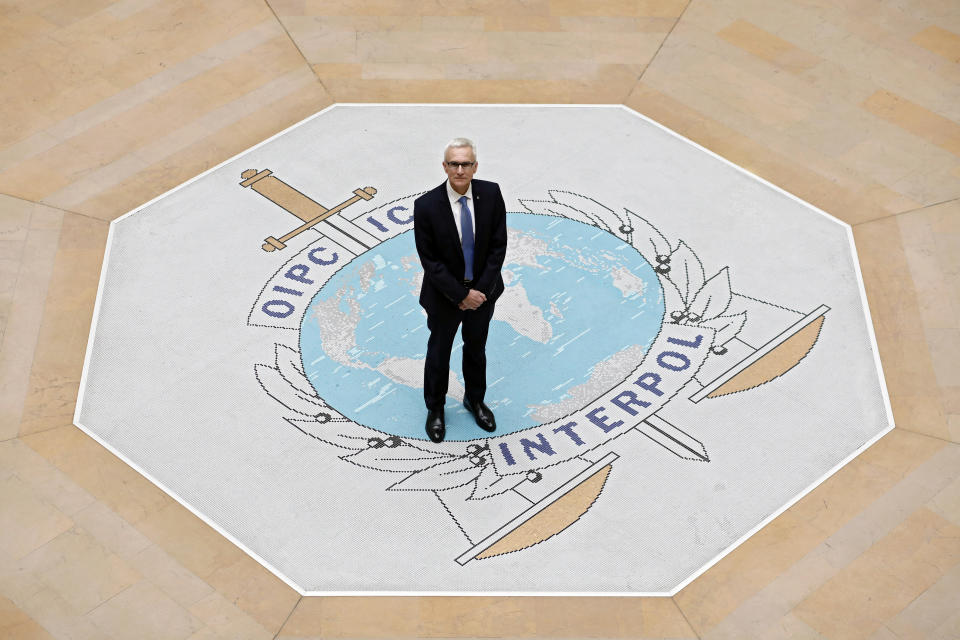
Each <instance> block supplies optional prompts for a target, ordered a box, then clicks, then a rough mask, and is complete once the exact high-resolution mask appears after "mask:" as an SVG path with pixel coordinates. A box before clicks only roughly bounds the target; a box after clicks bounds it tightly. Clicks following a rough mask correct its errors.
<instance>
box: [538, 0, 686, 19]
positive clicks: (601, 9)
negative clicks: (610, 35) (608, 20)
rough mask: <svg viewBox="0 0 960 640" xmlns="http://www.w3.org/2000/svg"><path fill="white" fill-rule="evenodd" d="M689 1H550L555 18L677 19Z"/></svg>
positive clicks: (551, 12) (551, 11)
mask: <svg viewBox="0 0 960 640" xmlns="http://www.w3.org/2000/svg"><path fill="white" fill-rule="evenodd" d="M687 4H688V2H687V0H637V1H632V0H595V1H584V0H550V14H551V15H555V16H596V15H602V16H619V15H623V16H651V17H669V18H677V17H679V16H680V14H682V13H683V10H684V8H685V7H686V6H687Z"/></svg>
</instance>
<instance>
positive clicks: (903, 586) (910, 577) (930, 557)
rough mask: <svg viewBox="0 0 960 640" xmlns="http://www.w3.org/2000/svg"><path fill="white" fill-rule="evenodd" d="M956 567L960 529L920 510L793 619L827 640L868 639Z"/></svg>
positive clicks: (798, 609)
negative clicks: (841, 639) (805, 624)
mask: <svg viewBox="0 0 960 640" xmlns="http://www.w3.org/2000/svg"><path fill="white" fill-rule="evenodd" d="M958 562H960V527H957V525H955V524H952V523H950V522H948V521H946V520H944V519H943V518H941V517H940V516H938V515H937V514H935V513H933V512H932V511H930V510H928V509H925V508H922V507H921V508H920V509H917V510H916V511H915V512H914V513H913V514H912V515H911V516H909V517H908V518H907V519H906V520H904V522H903V523H902V524H901V525H900V526H899V527H897V529H895V530H894V531H893V532H891V533H890V534H889V535H888V536H886V537H884V538H883V539H882V540H880V541H878V542H877V543H876V544H875V545H874V546H873V547H871V548H870V549H869V550H868V551H867V552H866V553H864V554H863V555H862V556H860V557H859V558H857V559H856V560H855V561H853V562H852V563H850V564H849V565H848V566H847V567H845V568H844V569H843V570H841V571H840V572H839V573H838V574H837V576H835V577H834V578H832V579H831V580H829V581H828V582H827V583H825V584H824V585H823V586H822V587H821V588H820V589H818V590H817V591H815V592H814V593H812V594H811V595H810V596H808V597H807V598H806V599H805V600H804V601H803V602H801V603H800V604H799V605H798V606H797V607H796V608H795V609H794V613H795V614H796V615H797V616H798V617H799V618H801V619H802V620H804V622H806V623H807V624H809V625H810V626H811V627H813V628H814V629H816V630H818V631H819V632H821V633H823V634H824V635H825V636H827V637H845V638H868V637H869V636H870V634H871V633H873V632H874V631H875V630H876V629H877V628H878V627H879V626H880V625H881V624H882V623H883V621H885V620H888V619H890V618H892V617H893V616H895V615H896V614H897V613H899V612H900V611H902V610H903V609H904V607H906V606H907V605H908V604H909V603H910V602H911V601H913V600H914V599H915V598H916V597H917V596H919V595H920V594H922V593H923V592H924V591H925V590H926V589H928V588H929V587H931V586H932V585H933V584H935V583H936V582H937V580H939V579H940V578H941V577H942V576H943V574H944V573H946V572H947V571H949V570H950V569H951V568H952V567H954V566H955V565H956V564H957V563H958Z"/></svg>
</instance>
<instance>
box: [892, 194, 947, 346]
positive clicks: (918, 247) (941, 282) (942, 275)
mask: <svg viewBox="0 0 960 640" xmlns="http://www.w3.org/2000/svg"><path fill="white" fill-rule="evenodd" d="M958 205H960V203H947V204H946V205H939V206H935V207H929V208H927V209H922V210H920V211H914V212H910V213H905V214H902V215H899V216H897V225H898V226H899V229H900V237H901V239H902V242H903V249H904V253H905V255H906V258H907V265H908V267H909V269H910V277H911V278H912V279H913V282H914V286H915V291H916V295H917V302H918V303H919V305H920V320H921V322H922V324H923V327H924V328H925V329H927V330H929V329H951V328H953V329H955V328H957V327H960V287H956V286H955V283H954V282H952V281H951V279H950V278H949V277H948V275H947V269H946V267H947V262H946V261H947V260H948V258H947V255H948V254H949V253H952V252H953V251H960V232H954V233H951V232H949V231H947V230H946V229H942V228H940V227H941V226H942V223H941V222H940V220H941V219H942V218H941V212H942V211H944V210H952V211H953V212H954V216H955V217H956V218H958V219H960V206H958ZM935 224H937V226H938V229H937V230H936V231H935V230H934V225H935ZM950 235H952V236H953V238H955V239H957V241H956V242H951V243H949V244H948V243H947V242H945V240H946V239H947V237H948V236H950ZM938 240H940V241H941V242H942V243H943V250H942V251H941V250H939V247H938ZM928 339H929V336H928Z"/></svg>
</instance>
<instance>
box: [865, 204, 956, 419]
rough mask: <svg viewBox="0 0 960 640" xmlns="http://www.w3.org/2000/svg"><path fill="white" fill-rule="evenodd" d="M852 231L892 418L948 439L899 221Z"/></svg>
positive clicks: (872, 224) (889, 221)
mask: <svg viewBox="0 0 960 640" xmlns="http://www.w3.org/2000/svg"><path fill="white" fill-rule="evenodd" d="M909 215H913V214H909ZM853 234H854V239H855V242H856V245H857V254H858V257H859V260H860V268H861V271H862V274H863V281H864V288H865V289H866V292H867V300H868V302H869V305H870V312H871V316H872V318H873V324H874V330H875V332H876V338H877V345H878V347H879V350H880V358H881V360H882V362H883V371H884V377H885V380H886V384H887V389H888V390H889V393H890V401H891V405H892V406H893V409H894V419H895V421H896V423H897V425H898V426H900V427H902V428H905V429H912V430H915V431H918V432H921V433H927V434H929V435H933V436H936V437H939V438H944V437H946V436H947V435H948V431H947V426H946V419H945V413H946V412H945V411H944V407H943V404H942V401H941V398H940V393H939V390H938V387H937V378H936V373H935V369H934V364H933V359H932V355H931V352H930V345H929V344H928V342H927V336H926V332H925V331H924V329H923V325H922V313H921V307H920V303H919V301H918V297H917V294H916V292H915V284H914V281H913V278H912V277H911V271H910V265H909V263H908V258H907V254H906V251H905V249H904V246H903V241H902V239H901V233H900V228H899V224H898V222H897V220H896V219H895V218H886V219H883V220H877V221H873V222H870V223H864V224H860V225H857V226H856V227H854V229H853ZM915 411H920V413H915Z"/></svg>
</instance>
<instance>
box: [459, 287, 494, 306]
mask: <svg viewBox="0 0 960 640" xmlns="http://www.w3.org/2000/svg"><path fill="white" fill-rule="evenodd" d="M486 301H487V296H485V295H483V294H482V293H481V292H479V291H477V290H476V289H470V293H468V294H467V297H466V298H464V299H463V300H461V301H460V304H459V305H457V306H458V307H460V310H461V311H474V310H476V309H477V307H479V306H480V305H482V304H483V303H484V302H486Z"/></svg>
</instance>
